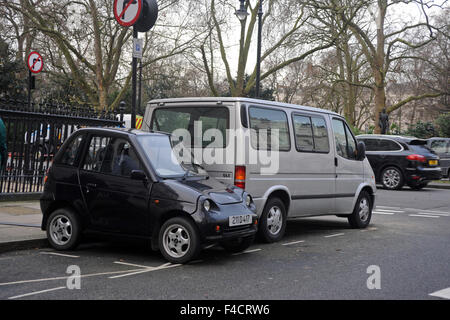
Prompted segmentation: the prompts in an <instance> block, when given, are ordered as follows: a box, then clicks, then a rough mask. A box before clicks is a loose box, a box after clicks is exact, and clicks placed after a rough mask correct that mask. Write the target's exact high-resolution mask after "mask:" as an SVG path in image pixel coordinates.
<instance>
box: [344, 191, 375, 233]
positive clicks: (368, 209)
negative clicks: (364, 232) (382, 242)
mask: <svg viewBox="0 0 450 320" xmlns="http://www.w3.org/2000/svg"><path fill="white" fill-rule="evenodd" d="M372 207H373V204H372V198H371V197H370V195H369V193H368V192H367V191H361V193H360V194H359V196H358V200H357V201H356V204H355V207H354V209H353V212H352V214H351V215H350V216H348V223H349V224H350V226H351V227H352V228H354V229H364V228H366V227H367V226H368V225H369V223H370V219H371V218H372Z"/></svg>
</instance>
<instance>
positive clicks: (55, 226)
mask: <svg viewBox="0 0 450 320" xmlns="http://www.w3.org/2000/svg"><path fill="white" fill-rule="evenodd" d="M46 227H47V239H48V241H49V243H50V245H51V246H52V247H53V248H55V249H56V250H72V249H75V247H76V246H77V245H78V243H79V240H80V237H81V223H80V219H79V217H78V215H77V214H76V213H75V212H74V211H73V210H71V209H69V208H61V209H57V210H55V211H54V212H52V213H51V214H50V216H49V217H48V219H47V226H46Z"/></svg>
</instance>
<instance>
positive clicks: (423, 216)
mask: <svg viewBox="0 0 450 320" xmlns="http://www.w3.org/2000/svg"><path fill="white" fill-rule="evenodd" d="M409 216H410V217H421V218H440V217H439V216H431V215H424V214H409Z"/></svg>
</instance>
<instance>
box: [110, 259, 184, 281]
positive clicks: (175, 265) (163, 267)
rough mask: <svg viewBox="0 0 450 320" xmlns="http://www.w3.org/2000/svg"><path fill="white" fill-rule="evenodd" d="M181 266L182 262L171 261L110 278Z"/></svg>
mask: <svg viewBox="0 0 450 320" xmlns="http://www.w3.org/2000/svg"><path fill="white" fill-rule="evenodd" d="M178 266H181V264H171V263H170V262H168V263H165V264H163V265H160V266H158V267H145V268H144V269H143V270H142V269H141V270H139V271H135V272H131V273H126V274H121V275H118V276H112V277H109V279H117V278H122V277H128V276H132V275H135V274H140V273H146V272H151V271H156V270H163V269H169V268H174V267H178Z"/></svg>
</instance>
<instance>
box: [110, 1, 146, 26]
mask: <svg viewBox="0 0 450 320" xmlns="http://www.w3.org/2000/svg"><path fill="white" fill-rule="evenodd" d="M136 4H137V7H135V6H133V7H132V5H136ZM141 11H142V0H114V17H115V18H116V21H117V22H118V23H119V24H120V25H121V26H124V27H129V26H132V25H134V24H135V23H136V21H138V19H139V16H140V15H141Z"/></svg>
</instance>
